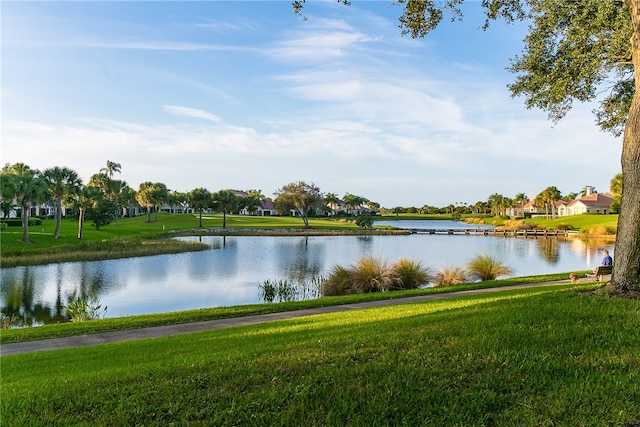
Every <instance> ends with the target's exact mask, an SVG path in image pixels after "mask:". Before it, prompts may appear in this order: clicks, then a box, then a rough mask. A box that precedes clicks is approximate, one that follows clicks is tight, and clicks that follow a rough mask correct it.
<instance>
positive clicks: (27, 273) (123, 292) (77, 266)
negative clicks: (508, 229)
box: [0, 221, 614, 325]
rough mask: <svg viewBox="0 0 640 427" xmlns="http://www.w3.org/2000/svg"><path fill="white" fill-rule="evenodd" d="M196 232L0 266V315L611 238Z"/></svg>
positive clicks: (232, 291)
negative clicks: (121, 255)
mask: <svg viewBox="0 0 640 427" xmlns="http://www.w3.org/2000/svg"><path fill="white" fill-rule="evenodd" d="M378 224H380V223H376V225H378ZM389 224H391V225H393V226H397V227H404V228H416V227H419V228H453V227H461V228H468V227H469V226H468V225H466V224H461V223H456V222H443V221H435V222H431V221H420V222H419V223H418V224H417V225H416V224H411V223H410V222H404V221H392V222H390V223H389ZM474 227H475V226H474ZM183 239H199V237H189V238H183ZM201 239H202V241H203V242H204V243H206V244H208V245H209V246H210V248H211V249H210V250H206V251H202V252H194V253H183V254H174V255H159V256H152V257H142V258H129V259H119V260H107V261H95V262H72V263H61V264H52V265H44V266H31V267H15V268H5V269H2V270H1V272H2V279H1V292H0V306H1V307H2V312H3V313H5V314H7V315H11V314H14V315H15V317H16V322H17V325H40V324H45V323H52V322H58V321H64V320H66V317H65V315H64V312H65V309H64V306H65V305H66V304H67V303H68V301H69V297H70V296H73V295H78V294H79V293H80V292H81V290H84V291H87V292H90V293H94V294H95V295H96V296H97V298H99V301H100V304H101V305H102V306H103V307H104V306H106V307H108V308H107V311H106V313H105V317H120V316H129V315H136V314H150V313H163V312H170V311H180V310H188V309H197V308H206V307H218V306H231V305H240V304H250V303H259V302H262V300H261V296H260V288H259V285H260V284H263V283H264V282H265V281H266V280H279V279H288V280H292V281H306V280H311V279H312V278H314V277H319V276H321V275H326V274H327V273H328V272H329V271H330V270H331V269H332V268H333V267H334V266H335V265H344V266H347V265H350V264H352V263H354V262H355V261H357V260H358V259H359V258H360V257H362V256H363V255H366V254H371V255H373V256H374V257H376V258H380V259H383V260H385V261H389V262H393V261H395V260H397V259H400V258H408V259H412V260H415V261H419V262H421V263H422V264H423V265H424V266H426V267H430V268H431V269H432V270H433V271H434V272H437V271H438V270H439V269H441V268H443V267H458V266H462V265H464V264H465V263H467V262H468V261H469V260H470V259H471V258H472V257H473V256H475V255H477V254H479V253H487V254H491V255H495V256H498V257H501V258H502V260H503V261H504V262H505V264H507V265H508V266H509V267H511V268H512V269H513V270H514V276H525V275H535V274H543V273H553V272H568V271H573V270H586V269H588V268H592V267H593V266H595V265H597V264H599V261H600V258H601V255H600V254H599V253H598V249H602V248H607V249H609V251H610V252H611V253H612V255H614V254H613V243H611V242H609V243H606V242H597V241H596V242H585V241H582V240H580V239H577V238H567V239H565V238H555V237H538V238H513V237H502V236H483V235H441V234H435V235H430V234H411V235H403V236H310V237H290V236H289V237H287V236H280V237H276V236H258V237H256V236H251V237H250V236H232V237H229V236H227V237H222V236H204V237H202V238H201Z"/></svg>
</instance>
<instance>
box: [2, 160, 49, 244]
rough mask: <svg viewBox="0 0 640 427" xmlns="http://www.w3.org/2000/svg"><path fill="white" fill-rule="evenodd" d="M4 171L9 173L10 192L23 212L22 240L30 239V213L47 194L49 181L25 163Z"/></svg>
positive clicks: (8, 167) (7, 167) (6, 167)
mask: <svg viewBox="0 0 640 427" xmlns="http://www.w3.org/2000/svg"><path fill="white" fill-rule="evenodd" d="M5 169H6V170H3V173H6V174H7V180H6V182H7V183H8V184H9V187H10V194H11V196H12V198H15V199H16V201H17V202H18V205H19V206H20V209H21V213H22V241H23V242H25V243H30V240H29V215H30V214H31V208H32V207H33V206H34V205H35V204H37V203H40V202H42V201H43V200H44V199H45V197H46V194H47V183H46V182H45V180H44V179H43V178H42V173H41V172H40V171H38V170H37V169H31V168H30V167H29V166H28V165H25V164H24V163H16V164H14V165H10V166H9V165H7V166H5Z"/></svg>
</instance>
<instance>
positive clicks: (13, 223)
mask: <svg viewBox="0 0 640 427" xmlns="http://www.w3.org/2000/svg"><path fill="white" fill-rule="evenodd" d="M2 223H3V224H6V226H5V227H22V218H8V219H3V220H2ZM32 225H42V219H40V218H33V217H32V218H29V226H32Z"/></svg>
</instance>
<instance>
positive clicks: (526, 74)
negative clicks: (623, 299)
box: [293, 0, 640, 293]
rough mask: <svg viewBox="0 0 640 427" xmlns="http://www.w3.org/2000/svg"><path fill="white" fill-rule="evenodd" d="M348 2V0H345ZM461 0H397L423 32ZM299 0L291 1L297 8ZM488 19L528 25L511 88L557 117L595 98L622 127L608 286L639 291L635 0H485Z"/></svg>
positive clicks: (639, 27) (413, 29)
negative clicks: (619, 187)
mask: <svg viewBox="0 0 640 427" xmlns="http://www.w3.org/2000/svg"><path fill="white" fill-rule="evenodd" d="M342 2H343V3H345V4H348V3H349V0H342ZM463 2H464V0H419V1H418V0H397V3H398V4H400V5H404V9H403V10H402V14H401V16H400V18H399V20H400V27H401V32H402V33H403V34H408V35H410V36H411V37H424V36H426V35H427V34H428V33H429V32H430V31H431V30H433V29H435V28H436V27H437V26H438V25H439V24H440V22H441V21H442V20H443V18H444V17H445V16H446V15H450V16H451V17H452V20H455V19H456V18H461V17H462V11H461V9H460V5H461V4H462V3H463ZM303 3H304V0H295V1H294V2H293V11H294V13H301V10H302V5H303ZM482 6H483V7H484V9H485V13H486V21H485V24H484V26H483V28H484V29H487V28H488V27H489V24H490V22H491V21H492V20H496V19H500V18H501V19H504V20H505V21H507V22H514V21H519V20H524V21H527V22H528V23H529V33H528V35H527V36H526V38H525V40H524V42H525V47H524V50H523V52H522V54H521V55H520V56H516V57H515V58H514V59H513V60H512V62H511V66H510V67H509V68H508V69H509V71H510V72H512V73H514V74H516V78H515V81H514V83H512V84H510V85H509V89H510V91H511V93H512V94H513V95H514V96H523V97H524V98H525V105H526V106H527V107H528V108H540V109H542V110H544V111H546V112H548V114H549V118H550V119H551V120H553V121H554V122H555V121H558V120H560V119H562V118H563V117H564V116H565V115H566V114H567V112H569V111H570V110H571V108H572V107H573V104H574V102H576V101H578V102H588V101H598V102H599V103H600V107H599V108H598V109H597V111H596V122H597V123H598V125H599V126H600V127H601V128H602V129H603V130H606V131H610V132H612V133H613V134H614V135H618V136H619V135H623V142H622V155H621V164H622V179H623V185H622V189H623V190H622V199H621V206H620V217H619V219H618V229H617V232H616V243H615V255H616V261H615V264H614V267H613V276H612V279H611V287H610V290H611V292H612V293H616V292H626V291H629V290H634V291H640V208H639V206H640V0H483V1H482Z"/></svg>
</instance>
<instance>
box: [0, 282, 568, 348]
mask: <svg viewBox="0 0 640 427" xmlns="http://www.w3.org/2000/svg"><path fill="white" fill-rule="evenodd" d="M565 283H568V281H567V280H563V281H558V282H547V283H531V284H524V285H515V286H504V287H500V288H487V289H475V290H470V291H459V292H448V293H442V294H432V295H422V296H417V297H408V298H397V299H388V300H381V301H371V302H363V303H358V304H344V305H335V306H329V307H317V308H309V309H305V310H295V311H285V312H282V313H269V314H257V315H254V316H245V317H234V318H231V319H218V320H208V321H204V322H196V323H184V324H179V325H167V326H154V327H150V328H143V329H132V330H127V331H115V332H103V333H99V334H91V335H79V336H73V337H64V338H52V339H47V340H39V341H29V342H20V343H12V344H3V345H2V346H0V355H1V356H8V355H12V354H23V353H33V352H36V351H48V350H59V349H63V348H72V347H85V346H90V345H97V344H108V343H116V342H122V341H133V340H142V339H147V338H158V337H165V336H170V335H177V334H189V333H192V332H202V331H212V330H216V329H223V328H231V327H234V326H245V325H255V324H257V323H264V322H272V321H274V320H283V319H292V318H294V317H303V316H312V315H314V314H321V313H335V312H340V311H350V310H361V309H365V308H371V307H383V306H389V305H397V304H408V303H414V302H421V301H432V300H439V299H445V298H454V297H459V296H464V295H477V294H483V293H488V292H498V291H506V290H511V289H522V288H530V287H535V286H543V285H554V284H565Z"/></svg>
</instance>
